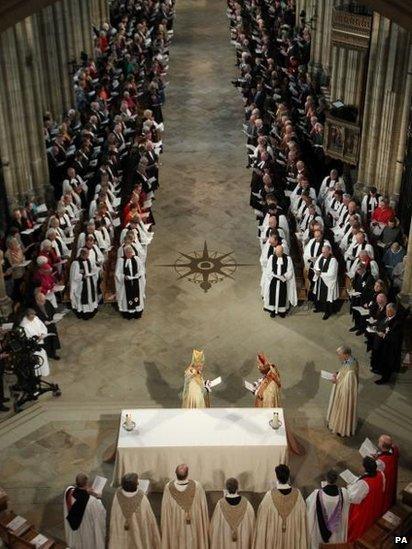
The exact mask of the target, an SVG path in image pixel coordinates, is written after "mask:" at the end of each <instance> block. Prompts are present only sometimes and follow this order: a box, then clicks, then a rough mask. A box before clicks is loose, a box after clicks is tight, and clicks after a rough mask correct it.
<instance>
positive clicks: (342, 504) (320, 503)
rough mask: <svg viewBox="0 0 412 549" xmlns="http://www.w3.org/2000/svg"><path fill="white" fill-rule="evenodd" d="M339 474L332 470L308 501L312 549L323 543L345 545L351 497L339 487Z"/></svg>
mask: <svg viewBox="0 0 412 549" xmlns="http://www.w3.org/2000/svg"><path fill="white" fill-rule="evenodd" d="M337 480H338V473H337V472H336V471H334V470H333V469H331V470H330V471H328V472H327V473H326V482H322V487H321V488H316V489H315V490H314V491H313V492H312V493H311V494H310V496H309V497H308V498H307V500H306V508H307V512H308V535H309V541H310V546H311V549H318V547H319V544H321V543H344V542H345V541H346V539H347V535H348V518H349V504H350V502H349V495H348V490H347V489H346V488H339V487H338V486H337Z"/></svg>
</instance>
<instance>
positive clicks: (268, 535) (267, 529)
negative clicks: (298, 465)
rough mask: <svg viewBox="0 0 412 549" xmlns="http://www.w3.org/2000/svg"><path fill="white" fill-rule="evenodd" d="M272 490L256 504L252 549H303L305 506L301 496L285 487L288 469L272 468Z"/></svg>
mask: <svg viewBox="0 0 412 549" xmlns="http://www.w3.org/2000/svg"><path fill="white" fill-rule="evenodd" d="M275 473H276V488H273V489H272V490H269V491H268V492H266V494H265V496H264V497H263V499H262V502H261V504H260V505H259V509H258V513H257V519H256V530H255V538H254V543H253V548H254V549H266V548H268V547H270V549H307V547H308V537H307V526H306V505H305V501H304V499H303V497H302V494H301V493H300V491H299V490H298V489H297V488H293V487H292V486H291V485H290V484H289V475H290V471H289V467H288V466H287V465H284V464H281V465H278V466H277V467H276V468H275Z"/></svg>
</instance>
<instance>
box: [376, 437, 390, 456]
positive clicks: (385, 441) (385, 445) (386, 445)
mask: <svg viewBox="0 0 412 549" xmlns="http://www.w3.org/2000/svg"><path fill="white" fill-rule="evenodd" d="M392 444H393V441H392V437H390V436H389V435H381V436H380V437H379V440H378V446H379V448H380V449H381V450H383V451H384V452H387V451H388V450H390V449H391V448H392Z"/></svg>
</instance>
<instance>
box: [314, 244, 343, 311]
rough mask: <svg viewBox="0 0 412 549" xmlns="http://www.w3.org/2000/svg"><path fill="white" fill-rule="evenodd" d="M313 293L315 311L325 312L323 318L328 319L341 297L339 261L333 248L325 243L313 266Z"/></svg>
mask: <svg viewBox="0 0 412 549" xmlns="http://www.w3.org/2000/svg"><path fill="white" fill-rule="evenodd" d="M313 270H314V272H315V275H314V277H313V282H314V287H313V294H314V299H315V308H314V309H313V311H314V312H315V313H318V312H320V311H323V312H324V315H323V320H327V319H328V318H329V317H330V315H331V314H333V312H334V311H333V306H334V303H335V301H336V300H337V299H338V297H339V281H338V262H337V260H336V258H334V257H333V255H332V248H331V247H330V246H328V245H324V246H323V248H322V253H321V255H320V256H319V257H318V258H317V260H316V261H315V264H314V266H313Z"/></svg>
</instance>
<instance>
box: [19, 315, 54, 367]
mask: <svg viewBox="0 0 412 549" xmlns="http://www.w3.org/2000/svg"><path fill="white" fill-rule="evenodd" d="M20 326H21V327H22V328H23V329H24V332H25V334H26V337H28V338H31V337H35V338H36V340H37V343H38V344H39V346H42V344H43V340H44V337H45V336H46V335H47V326H46V325H45V324H44V323H43V322H42V321H41V320H40V318H39V317H38V316H37V315H36V313H35V311H34V310H33V309H27V311H26V314H25V315H24V318H23V320H22V321H21V322H20ZM50 337H53V336H50ZM34 354H35V355H36V356H37V357H39V359H40V360H39V362H40V367H39V368H36V370H35V372H36V375H38V376H48V375H49V374H50V367H49V360H48V358H47V353H46V351H45V349H44V348H43V347H41V348H40V349H39V350H38V351H36V352H35V353H34Z"/></svg>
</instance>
